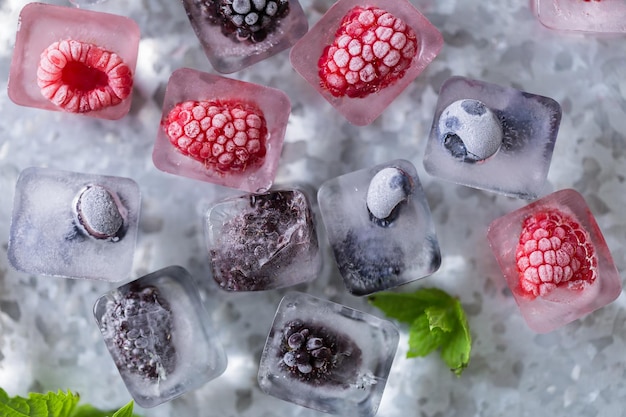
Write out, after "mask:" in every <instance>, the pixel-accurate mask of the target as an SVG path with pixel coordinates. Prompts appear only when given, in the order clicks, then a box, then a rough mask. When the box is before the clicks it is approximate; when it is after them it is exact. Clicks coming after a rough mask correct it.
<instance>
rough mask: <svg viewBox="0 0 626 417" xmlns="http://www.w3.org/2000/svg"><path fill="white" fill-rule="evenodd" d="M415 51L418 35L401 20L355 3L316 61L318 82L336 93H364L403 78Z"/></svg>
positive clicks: (374, 90)
mask: <svg viewBox="0 0 626 417" xmlns="http://www.w3.org/2000/svg"><path fill="white" fill-rule="evenodd" d="M417 51H418V40H417V35H416V34H415V31H414V30H413V29H412V28H411V27H409V26H408V25H407V24H406V23H405V22H404V21H402V20H401V19H399V18H397V17H395V16H394V15H392V14H391V13H389V12H387V11H385V10H383V9H380V8H377V7H368V8H362V7H359V6H357V7H354V8H353V9H351V10H350V11H349V12H348V13H347V14H346V15H345V16H344V18H343V20H342V22H341V25H340V27H339V29H338V30H337V32H336V34H335V40H334V42H333V43H332V45H329V46H327V47H326V48H325V49H324V52H323V53H322V56H321V57H320V59H319V61H318V67H319V76H320V84H321V86H322V87H323V88H324V89H326V90H328V91H329V92H330V93H331V94H332V95H333V96H335V97H343V96H348V97H350V98H363V97H366V96H368V95H370V94H372V93H375V92H377V91H379V90H381V89H383V88H385V87H387V86H389V85H391V84H393V83H394V82H396V81H397V80H399V79H400V78H402V77H403V76H404V74H405V72H406V70H407V68H408V67H409V66H410V65H411V62H412V61H413V59H414V58H415V57H416V56H417Z"/></svg>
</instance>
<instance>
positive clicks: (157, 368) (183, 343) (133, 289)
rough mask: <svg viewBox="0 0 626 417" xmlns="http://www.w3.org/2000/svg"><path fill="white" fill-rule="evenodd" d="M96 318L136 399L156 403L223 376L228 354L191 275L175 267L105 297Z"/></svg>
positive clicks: (147, 404)
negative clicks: (218, 337)
mask: <svg viewBox="0 0 626 417" xmlns="http://www.w3.org/2000/svg"><path fill="white" fill-rule="evenodd" d="M94 316H95V318H96V321H97V323H98V326H99V328H100V331H101V332H102V337H103V339H104V342H105V344H106V347H107V348H108V350H109V352H110V353H111V356H112V358H113V361H114V362H115V365H116V366H117V369H118V371H119V373H120V375H121V377H122V379H123V381H124V384H126V387H127V389H128V392H129V393H130V394H131V396H132V397H133V399H134V400H135V402H136V403H137V404H138V405H140V406H141V407H144V408H149V407H155V406H157V405H159V404H162V403H164V402H166V401H169V400H172V399H173V398H176V397H178V396H180V395H183V394H185V393H187V392H189V391H191V390H194V389H196V388H199V387H200V386H202V385H204V384H205V383H207V382H208V381H211V380H212V379H215V378H217V377H218V376H219V375H221V374H222V373H223V372H224V371H225V370H226V362H227V360H226V354H225V352H224V349H223V348H222V346H221V344H220V343H219V341H218V340H217V338H216V336H215V331H214V330H213V328H212V326H211V324H210V317H209V315H208V314H207V312H206V311H205V310H204V307H203V306H202V302H201V300H200V297H199V295H198V289H197V287H196V285H195V283H194V281H193V278H192V277H191V275H189V273H188V272H187V271H186V270H185V269H184V268H182V267H180V266H170V267H167V268H164V269H161V270H158V271H156V272H153V273H151V274H148V275H145V276H143V277H141V278H139V279H136V280H134V281H132V282H130V283H128V284H125V285H123V286H121V287H119V288H117V289H115V290H112V291H110V292H108V293H106V294H104V295H103V296H102V297H100V298H99V299H98V300H97V301H96V303H95V305H94Z"/></svg>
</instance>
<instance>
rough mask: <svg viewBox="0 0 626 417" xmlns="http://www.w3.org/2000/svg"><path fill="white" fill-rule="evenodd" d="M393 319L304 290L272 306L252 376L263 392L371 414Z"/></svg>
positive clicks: (394, 339) (393, 334)
mask: <svg viewBox="0 0 626 417" xmlns="http://www.w3.org/2000/svg"><path fill="white" fill-rule="evenodd" d="M398 339H399V334H398V330H397V329H396V328H395V326H394V325H393V324H391V323H390V322H388V321H385V320H381V319H379V318H377V317H374V316H371V315H369V314H366V313H363V312H360V311H357V310H353V309H351V308H349V307H345V306H343V305H340V304H335V303H332V302H329V301H326V300H322V299H319V298H316V297H313V296H311V295H308V294H304V293H289V294H287V295H286V296H285V297H284V298H283V300H282V301H281V303H280V305H279V306H278V309H277V311H276V316H275V318H274V322H273V324H272V327H271V330H270V333H269V336H268V337H267V341H266V344H265V348H264V349H263V354H262V356H261V362H260V366H259V374H258V380H259V385H260V387H261V390H262V391H263V392H265V393H266V394H269V395H272V396H274V397H277V398H280V399H282V400H285V401H290V402H292V403H295V404H298V405H301V406H304V407H308V408H312V409H315V410H318V411H323V412H325V413H330V414H339V415H345V416H357V415H358V416H362V417H371V416H374V415H375V414H376V412H377V410H378V406H379V404H380V400H381V397H382V394H383V391H384V389H385V384H386V383H387V377H388V375H389V370H390V368H391V364H392V362H393V358H394V356H395V353H396V349H397V347H398Z"/></svg>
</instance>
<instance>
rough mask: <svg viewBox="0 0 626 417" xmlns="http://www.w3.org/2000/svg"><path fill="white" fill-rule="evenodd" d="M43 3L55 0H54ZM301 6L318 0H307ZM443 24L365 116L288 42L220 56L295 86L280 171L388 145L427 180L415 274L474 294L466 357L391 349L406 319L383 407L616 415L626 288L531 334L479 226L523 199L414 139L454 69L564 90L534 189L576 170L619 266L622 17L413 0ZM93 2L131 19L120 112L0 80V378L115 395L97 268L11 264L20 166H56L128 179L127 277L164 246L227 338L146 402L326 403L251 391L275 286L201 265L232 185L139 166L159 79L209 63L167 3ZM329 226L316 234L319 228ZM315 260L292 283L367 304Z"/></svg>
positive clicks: (152, 126) (0, 8)
mask: <svg viewBox="0 0 626 417" xmlns="http://www.w3.org/2000/svg"><path fill="white" fill-rule="evenodd" d="M54 3H56V4H69V2H68V3H65V2H63V1H61V0H58V1H54ZM301 3H302V5H303V8H304V10H305V12H306V13H307V15H308V16H309V19H310V23H311V24H313V23H314V22H316V21H317V20H318V19H319V17H320V16H321V14H323V12H324V11H325V10H326V9H327V8H328V7H329V6H330V4H331V3H332V1H330V0H303V1H302V2H301ZM413 3H414V4H415V5H416V6H417V7H418V8H419V9H420V10H421V11H422V12H423V13H424V14H426V16H427V17H428V18H429V19H430V20H431V21H432V23H433V24H435V26H437V27H438V28H439V30H440V31H442V33H443V35H444V39H445V46H444V48H443V50H442V52H441V53H440V55H439V56H438V57H437V58H436V59H435V61H434V62H433V63H432V64H431V65H430V66H429V67H428V68H427V70H426V71H425V72H424V73H423V74H422V75H421V76H420V77H419V78H417V80H416V81H415V82H413V83H412V85H411V86H410V87H409V88H408V89H407V90H406V91H405V92H404V93H403V94H402V95H401V96H400V97H399V98H398V99H397V100H396V101H395V102H394V103H393V104H392V105H391V106H390V107H389V108H388V109H387V111H385V113H384V114H383V115H382V116H381V117H380V118H379V119H378V120H376V121H375V122H374V123H373V124H372V125H370V126H367V127H360V128H359V127H355V126H351V125H349V124H348V123H347V122H346V121H345V120H344V119H342V118H341V116H339V115H338V114H336V112H335V111H333V109H332V107H331V106H330V105H329V104H327V103H326V102H325V101H324V100H323V99H322V98H321V97H319V96H318V95H317V93H316V92H315V91H314V90H313V89H312V88H311V87H310V86H308V85H307V84H306V83H305V82H304V81H303V80H302V79H301V78H299V77H298V76H297V75H296V74H295V72H294V71H293V70H292V69H291V66H290V64H289V61H288V52H283V53H281V54H279V55H277V56H275V57H273V58H271V59H268V60H267V61H264V62H262V63H259V64H257V65H255V66H253V67H250V68H248V69H246V70H243V71H241V72H238V73H236V74H233V75H231V76H232V77H233V78H239V79H243V80H247V81H252V82H257V83H261V84H265V85H269V86H272V87H277V88H280V89H282V90H283V91H285V92H286V93H287V94H288V95H289V97H290V98H291V100H292V105H293V112H292V116H291V118H290V121H289V126H288V129H287V135H286V139H285V147H284V151H283V157H282V161H281V165H280V168H279V171H278V177H277V183H293V182H306V183H309V184H310V185H312V186H313V187H318V186H319V185H320V184H321V183H322V182H323V181H325V180H326V179H329V178H332V177H334V176H337V175H340V174H343V173H346V172H350V171H353V170H356V169H360V168H364V167H368V166H371V165H374V164H378V163H382V162H385V161H388V160H391V159H395V158H398V157H403V158H406V159H409V160H410V161H412V162H413V163H414V164H415V165H416V166H417V168H418V172H419V174H420V178H421V180H422V182H423V184H424V187H425V190H426V193H427V196H428V199H429V202H430V205H431V209H432V213H433V217H434V220H435V223H436V228H437V233H438V236H439V239H440V244H441V251H442V255H443V262H442V267H441V269H440V270H439V271H438V272H437V273H435V274H434V275H432V276H431V277H429V278H425V279H423V280H421V281H419V282H418V283H416V284H413V286H412V287H418V286H437V287H440V288H443V289H446V290H448V291H450V292H452V293H454V294H456V295H458V296H459V297H460V299H461V301H462V303H463V304H464V306H465V307H466V308H467V311H468V312H469V321H470V326H471V329H472V335H473V337H474V350H473V356H472V362H471V364H470V366H469V368H468V369H467V370H466V372H465V373H464V374H463V376H462V377H461V378H456V377H454V375H453V374H452V373H450V372H449V371H448V370H447V369H446V368H445V365H443V363H442V362H440V361H439V359H438V358H437V357H436V356H432V357H428V358H425V359H411V360H407V359H405V357H404V356H405V354H406V340H407V333H406V328H402V336H401V342H400V343H401V344H400V349H399V351H398V353H397V356H396V359H395V361H394V365H393V368H392V371H391V374H390V376H389V381H388V385H387V389H386V392H385V394H384V396H383V401H382V404H381V407H380V409H379V413H378V415H379V416H381V417H400V416H403V417H405V416H407V415H411V416H420V417H421V416H438V417H443V416H450V417H452V416H455V417H461V416H463V417H465V416H468V417H469V416H485V417H487V416H502V415H507V416H520V417H521V416H541V415H570V416H585V417H593V416H598V417H615V416H623V415H626V411H624V407H623V404H624V401H625V400H626V383H625V382H624V381H625V380H626V378H625V377H626V361H625V360H624V352H626V326H625V325H624V323H625V321H626V300H625V299H624V296H623V295H621V296H620V297H619V298H618V299H617V300H616V301H615V302H614V303H612V304H610V305H609V306H607V307H605V308H603V309H601V310H599V311H596V312H595V313H593V314H591V315H589V316H587V317H586V318H584V319H582V320H579V321H576V322H574V323H572V324H570V325H568V326H566V327H564V328H561V329H559V330H557V331H555V332H553V333H549V334H546V335H537V334H534V333H532V332H531V331H530V330H529V329H528V328H527V327H526V325H525V323H524V322H523V320H522V317H521V315H520V314H519V312H518V310H517V307H516V305H515V302H514V301H513V298H512V297H511V296H510V293H509V292H508V290H505V287H504V285H505V284H504V279H503V278H502V277H501V275H500V272H499V269H498V267H497V264H496V261H495V259H494V258H493V256H492V254H491V251H490V249H489V247H488V245H487V241H486V239H485V233H486V228H487V226H488V224H489V223H490V222H491V221H492V220H493V219H495V218H496V217H499V216H500V215H503V214H505V213H506V212H508V211H510V210H513V209H515V208H517V207H520V206H521V205H523V204H524V202H523V201H520V200H514V199H509V198H506V197H501V196H497V195H495V194H491V193H488V192H483V191H478V190H473V189H470V188H465V187H460V186H456V185H454V184H451V183H446V182H443V181H439V180H436V179H433V178H431V177H429V176H428V175H427V174H426V173H424V171H423V168H422V156H423V151H424V146H425V143H426V139H427V136H428V132H429V129H430V126H431V123H432V115H433V109H434V106H435V103H436V100H437V91H438V89H439V86H440V85H441V84H442V82H443V81H444V80H445V79H446V78H448V77H449V76H451V75H462V76H468V77H473V78H477V79H482V80H485V81H489V82H493V83H499V84H502V85H507V86H513V87H516V88H519V89H522V90H525V91H528V92H532V93H536V94H542V95H546V96H549V97H552V98H554V99H555V100H557V101H558V102H560V103H561V105H562V107H563V120H562V123H561V129H560V132H559V136H558V139H557V143H556V147H555V150H554V156H553V159H552V165H551V169H550V172H549V175H548V180H549V187H548V189H547V190H546V191H551V190H558V189H562V188H575V189H576V190H578V191H580V192H581V193H582V194H583V196H584V197H585V198H586V199H587V201H588V203H589V205H590V207H591V209H592V211H593V212H594V214H595V215H596V217H597V221H598V223H599V225H600V227H601V229H602V230H603V232H604V234H605V238H606V240H607V243H608V245H609V247H610V248H611V250H612V253H613V256H614V259H615V262H616V264H617V267H618V269H619V270H620V272H623V271H624V269H625V268H626V258H625V257H626V250H625V249H624V246H623V241H624V239H626V216H625V215H624V214H623V207H624V206H625V204H626V193H625V192H624V191H625V189H626V184H624V179H625V175H626V163H625V162H626V160H625V159H626V117H625V116H626V98H625V97H626V42H624V37H623V36H621V37H620V36H617V37H611V36H602V37H600V36H594V35H582V34H571V33H557V32H553V31H549V30H547V29H545V28H543V27H541V26H540V25H539V23H537V21H536V20H535V19H534V18H533V17H532V15H531V13H530V11H529V8H528V5H527V4H526V3H525V2H524V1H514V0H495V1H491V2H483V1H479V0H467V1H456V0H440V1H434V0H413ZM25 4H26V1H24V0H0V23H1V24H0V74H1V77H0V84H1V87H2V90H3V91H6V84H7V75H8V70H9V65H10V61H11V55H12V46H13V43H14V40H15V30H16V27H17V16H18V13H19V10H20V9H21V8H22V7H23V6H24V5H25ZM94 7H95V9H97V10H102V11H108V12H112V13H118V14H124V15H128V16H130V17H132V18H133V19H135V20H136V21H137V22H138V23H139V25H140V27H141V31H142V40H141V43H140V50H139V61H140V62H139V65H138V67H137V72H136V77H135V83H136V87H135V92H134V98H133V105H132V108H131V112H130V114H129V115H128V116H127V117H125V118H124V119H122V120H120V121H115V122H111V121H103V120H94V119H90V118H86V117H77V116H73V115H68V114H62V113H57V112H47V111H42V110H37V109H30V108H24V107H18V106H16V105H14V104H13V103H12V102H10V100H9V99H8V97H7V95H6V92H3V93H2V94H1V95H0V112H1V113H0V114H1V116H0V196H1V197H0V253H1V255H0V386H1V387H3V388H4V389H6V390H7V391H8V392H9V393H10V394H12V395H15V394H20V395H25V394H26V393H27V391H28V390H31V389H34V390H57V389H59V388H61V389H67V388H70V389H72V390H76V391H78V392H80V393H81V396H82V398H83V399H84V400H85V401H87V402H92V403H94V404H95V405H97V406H100V407H112V406H119V405H121V404H123V403H125V402H127V401H128V400H130V397H129V395H128V393H127V392H126V390H125V388H124V385H123V383H122V380H121V379H120V378H119V375H118V373H117V370H116V369H115V367H114V365H113V362H112V360H111V358H110V356H109V354H108V352H106V349H105V347H104V343H103V342H102V340H101V336H100V334H99V331H98V329H97V327H96V326H95V321H94V319H93V315H92V311H91V310H92V306H93V303H94V302H95V300H96V298H97V297H98V296H100V295H101V294H103V293H104V292H106V291H108V290H110V289H111V288H112V287H113V285H112V284H109V283H105V282H94V281H82V280H66V279H58V278H50V277H38V276H29V275H26V274H23V273H19V272H16V271H15V270H13V269H12V268H11V267H10V266H9V265H8V263H7V260H6V246H7V239H8V232H9V225H10V218H11V210H12V197H13V190H14V186H15V182H16V179H17V176H18V174H19V172H20V171H21V170H22V169H24V168H26V167H29V166H41V167H53V168H61V169H68V170H73V171H79V172H88V173H96V174H113V175H119V176H127V177H131V178H133V179H134V180H135V181H137V182H138V183H139V186H140V188H141V191H142V195H143V201H142V218H141V223H140V232H139V233H140V236H139V240H138V246H137V251H136V253H135V264H134V267H133V273H132V276H131V277H128V278H129V279H130V278H135V277H139V276H142V275H144V274H146V273H148V272H152V271H154V270H156V269H159V268H162V267H165V266H168V265H172V264H178V265H181V266H184V267H186V268H187V269H188V270H189V271H190V272H191V273H192V274H193V275H194V276H195V277H196V278H197V279H198V280H199V281H200V282H201V287H202V294H201V295H202V297H203V300H204V301H205V305H206V307H207V309H208V310H209V312H210V313H211V316H212V318H213V320H214V324H215V326H216V327H217V328H218V329H219V337H220V338H221V340H222V342H223V344H224V345H225V347H226V349H227V352H228V359H229V367H228V369H227V371H226V373H225V374H224V375H222V376H221V377H220V378H219V379H218V380H215V381H213V382H210V383H208V384H206V385H205V386H204V387H203V388H201V389H199V390H197V391H194V392H192V393H189V394H187V395H185V396H183V397H181V398H179V399H177V400H174V401H172V402H170V403H167V404H164V405H162V406H159V407H157V408H154V409H150V410H140V413H141V414H143V415H145V416H154V417H162V416H176V417H186V416H190V417H191V416H203V417H211V416H221V417H222V416H254V417H270V416H285V415H291V416H311V417H312V416H321V415H323V414H321V413H318V412H315V411H311V410H307V409H304V408H300V407H297V406H295V405H291V404H289V403H285V402H282V401H280V400H277V399H275V398H272V397H268V396H266V395H264V394H263V393H261V391H260V390H259V388H258V386H257V383H256V373H257V368H258V359H259V357H260V352H261V350H262V347H263V343H264V340H265V336H266V334H267V331H268V326H269V325H270V323H271V320H272V317H273V314H274V311H275V308H276V306H277V305H278V301H279V300H280V298H281V297H282V295H283V294H284V291H270V292H265V293H254V294H227V293H224V292H221V291H220V290H218V289H217V286H216V284H215V283H214V282H213V281H212V279H210V278H209V268H208V258H207V254H206V253H205V249H204V242H203V234H202V224H201V217H202V214H203V212H204V210H205V209H206V207H207V205H208V204H209V203H210V202H211V201H213V200H215V199H217V198H221V197H223V196H224V195H228V194H234V193H235V192H234V191H232V190H227V189H224V188H220V187H217V186H213V185H211V184H205V183H200V182H197V181H193V180H188V179H185V178H179V177H174V176H171V175H167V174H164V173H161V172H159V171H157V170H156V169H155V168H154V166H153V165H152V160H151V152H152V144H153V142H154V139H155V137H156V132H157V129H158V122H159V119H160V114H161V103H162V99H163V94H164V89H165V85H166V83H167V79H168V77H169V75H170V74H171V72H172V71H173V70H175V69H177V68H180V67H183V66H186V67H191V68H195V69H199V70H203V71H208V72H212V69H211V67H210V65H209V62H208V60H207V58H206V57H205V55H204V54H203V52H202V49H201V47H200V44H199V42H198V40H197V38H196V37H195V35H194V34H193V31H192V29H191V26H190V25H189V22H188V21H187V18H186V16H185V13H184V10H183V7H182V5H181V4H180V3H179V2H177V1H165V0H143V1H139V0H137V1H130V0H109V1H108V2H104V3H101V4H98V5H97V6H94ZM324 239H325V237H324V236H322V242H324ZM324 253H325V257H326V258H325V264H324V267H323V270H322V274H321V275H320V277H319V278H318V279H317V280H316V281H314V282H313V283H311V284H309V285H307V286H299V287H296V289H299V290H304V291H308V292H310V293H312V294H314V295H318V296H321V297H324V298H328V299H331V300H333V301H338V302H342V303H345V304H347V305H350V306H353V307H356V308H359V309H363V310H366V311H371V312H372V313H374V314H380V313H379V312H378V311H375V310H373V309H372V308H370V307H369V306H368V305H367V304H366V302H365V300H364V299H361V298H356V297H353V296H351V295H349V294H348V293H347V292H346V291H345V289H344V288H343V284H342V282H341V280H340V278H339V276H338V273H337V270H336V267H335V266H334V264H333V262H331V260H330V257H329V256H330V255H329V251H328V246H327V245H324Z"/></svg>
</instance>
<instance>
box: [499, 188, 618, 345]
mask: <svg viewBox="0 0 626 417" xmlns="http://www.w3.org/2000/svg"><path fill="white" fill-rule="evenodd" d="M487 237H488V239H489V244H490V246H491V249H492V250H493V253H494V255H495V256H496V259H497V260H498V264H499V265H500V268H501V269H502V273H503V275H504V277H505V279H506V282H507V284H508V286H509V288H510V289H511V292H512V293H513V296H514V297H515V301H516V302H517V304H518V306H519V309H520V312H521V313H522V316H523V317H524V319H525V320H526V322H527V323H528V326H529V327H530V328H531V329H532V330H534V331H536V332H539V333H546V332H550V331H552V330H555V329H557V328H559V327H561V326H564V325H565V324H567V323H570V322H572V321H574V320H577V319H579V318H581V317H583V316H585V315H587V314H589V313H591V312H592V311H594V310H597V309H599V308H601V307H604V306H605V305H607V304H609V303H610V302H612V301H613V300H615V299H616V298H617V297H618V296H619V295H620V293H621V290H622V284H621V278H620V276H619V273H618V271H617V268H616V267H615V264H614V262H613V258H612V256H611V253H610V252H609V248H608V247H607V244H606V241H605V240H604V237H603V236H602V232H601V231H600V228H599V227H598V224H597V223H596V220H595V218H594V216H593V214H592V213H591V211H590V210H589V207H588V206H587V204H586V202H585V200H584V198H583V197H582V196H581V195H580V194H579V193H578V192H576V191H574V190H569V189H567V190H561V191H557V192H555V193H552V194H549V195H547V196H545V197H543V198H541V199H540V200H537V201H535V202H534V203H532V204H529V205H527V206H526V207H523V208H521V209H519V210H516V211H513V212H511V213H509V214H507V215H505V216H502V217H500V218H498V219H496V220H494V221H493V222H492V223H491V225H490V226H489V231H488V233H487Z"/></svg>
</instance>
